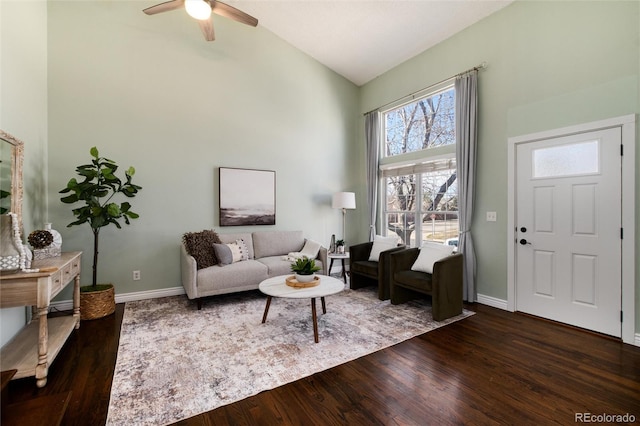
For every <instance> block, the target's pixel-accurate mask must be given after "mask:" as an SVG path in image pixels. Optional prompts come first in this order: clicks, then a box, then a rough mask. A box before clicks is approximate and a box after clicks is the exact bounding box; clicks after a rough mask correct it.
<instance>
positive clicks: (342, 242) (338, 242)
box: [336, 240, 344, 247]
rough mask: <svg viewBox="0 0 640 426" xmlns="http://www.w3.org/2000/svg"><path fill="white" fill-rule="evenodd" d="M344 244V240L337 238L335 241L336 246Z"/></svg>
mask: <svg viewBox="0 0 640 426" xmlns="http://www.w3.org/2000/svg"><path fill="white" fill-rule="evenodd" d="M343 245H344V240H338V241H336V246H338V247H340V246H343Z"/></svg>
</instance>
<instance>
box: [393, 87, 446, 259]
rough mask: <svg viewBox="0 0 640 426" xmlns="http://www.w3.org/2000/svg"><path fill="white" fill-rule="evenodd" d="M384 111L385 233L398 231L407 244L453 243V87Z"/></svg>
mask: <svg viewBox="0 0 640 426" xmlns="http://www.w3.org/2000/svg"><path fill="white" fill-rule="evenodd" d="M383 117H384V135H385V140H384V147H383V152H384V158H383V160H382V161H381V172H382V184H383V186H384V188H385V192H384V193H385V199H384V206H383V218H382V222H383V225H384V229H385V230H386V232H385V234H386V235H388V236H391V235H397V236H398V238H399V239H400V240H402V242H403V243H405V244H407V245H409V246H412V247H417V246H420V245H421V244H422V243H423V242H425V241H436V242H440V243H444V244H452V245H456V243H457V238H458V188H457V183H456V160H455V149H454V146H455V142H456V135H455V91H454V89H453V87H452V86H448V87H445V88H444V89H442V90H440V91H438V92H435V93H430V94H428V95H426V96H425V97H422V98H420V99H418V100H415V101H413V102H411V103H409V104H405V105H402V106H399V107H396V108H394V109H392V110H389V111H386V112H384V113H383ZM447 146H450V147H449V148H446V147H447ZM434 148H436V149H434Z"/></svg>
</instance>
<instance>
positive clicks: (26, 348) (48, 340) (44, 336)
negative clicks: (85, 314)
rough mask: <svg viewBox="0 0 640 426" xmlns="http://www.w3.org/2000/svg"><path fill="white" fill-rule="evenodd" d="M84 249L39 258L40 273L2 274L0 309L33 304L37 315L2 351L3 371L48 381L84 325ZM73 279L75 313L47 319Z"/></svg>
mask: <svg viewBox="0 0 640 426" xmlns="http://www.w3.org/2000/svg"><path fill="white" fill-rule="evenodd" d="M81 255H82V252H79V251H76V252H66V253H62V255H61V256H58V257H51V258H47V259H41V260H36V261H34V262H33V268H39V269H41V271H40V272H15V273H7V274H5V273H3V274H2V275H0V283H1V285H2V291H1V292H0V308H13V307H16V306H31V307H32V310H33V313H34V317H33V318H32V321H31V322H30V323H29V324H28V325H27V326H26V327H24V328H23V329H22V330H21V331H20V332H18V334H17V335H16V336H15V337H14V338H13V339H11V340H10V341H9V342H8V343H7V344H5V345H4V346H3V347H2V350H0V370H2V371H4V370H14V369H15V370H18V371H17V373H16V375H15V376H14V377H13V378H14V379H20V378H23V377H29V376H35V377H36V385H37V386H38V387H39V388H41V387H44V386H45V385H46V384H47V374H48V372H49V365H50V364H51V363H52V362H53V360H54V359H55V357H56V356H57V355H58V352H59V351H60V348H62V345H64V343H65V342H66V341H67V339H68V338H69V336H70V335H71V332H72V331H73V330H74V329H77V328H79V327H80V257H81ZM71 282H73V314H72V315H65V316H61V317H56V318H51V319H48V318H47V314H48V313H49V304H50V303H51V299H53V298H54V297H55V296H56V295H57V294H58V293H60V292H61V291H62V289H63V288H65V287H66V286H67V285H68V284H69V283H71Z"/></svg>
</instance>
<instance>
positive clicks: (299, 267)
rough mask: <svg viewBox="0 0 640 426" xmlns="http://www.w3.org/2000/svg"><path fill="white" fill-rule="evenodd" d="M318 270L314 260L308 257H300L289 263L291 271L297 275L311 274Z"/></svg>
mask: <svg viewBox="0 0 640 426" xmlns="http://www.w3.org/2000/svg"><path fill="white" fill-rule="evenodd" d="M319 270H320V267H319V266H316V261H315V260H313V259H309V258H308V257H306V256H305V257H302V258H300V259H297V260H296V261H295V262H293V263H292V264H291V271H293V272H295V273H296V274H299V275H312V274H313V273H314V272H317V271H319Z"/></svg>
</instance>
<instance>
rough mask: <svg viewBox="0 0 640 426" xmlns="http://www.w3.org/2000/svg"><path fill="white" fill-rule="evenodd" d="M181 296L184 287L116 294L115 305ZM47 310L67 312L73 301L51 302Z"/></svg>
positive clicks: (71, 307) (183, 292)
mask: <svg viewBox="0 0 640 426" xmlns="http://www.w3.org/2000/svg"><path fill="white" fill-rule="evenodd" d="M181 294H185V291H184V287H182V286H180V287H170V288H163V289H159V290H145V291H134V292H132V293H122V294H116V303H125V302H133V301H135V300H145V299H157V298H160V297H169V296H180V295H181ZM49 308H50V309H57V310H59V311H69V310H71V309H73V301H72V300H60V301H57V302H53V303H51V305H49Z"/></svg>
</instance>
